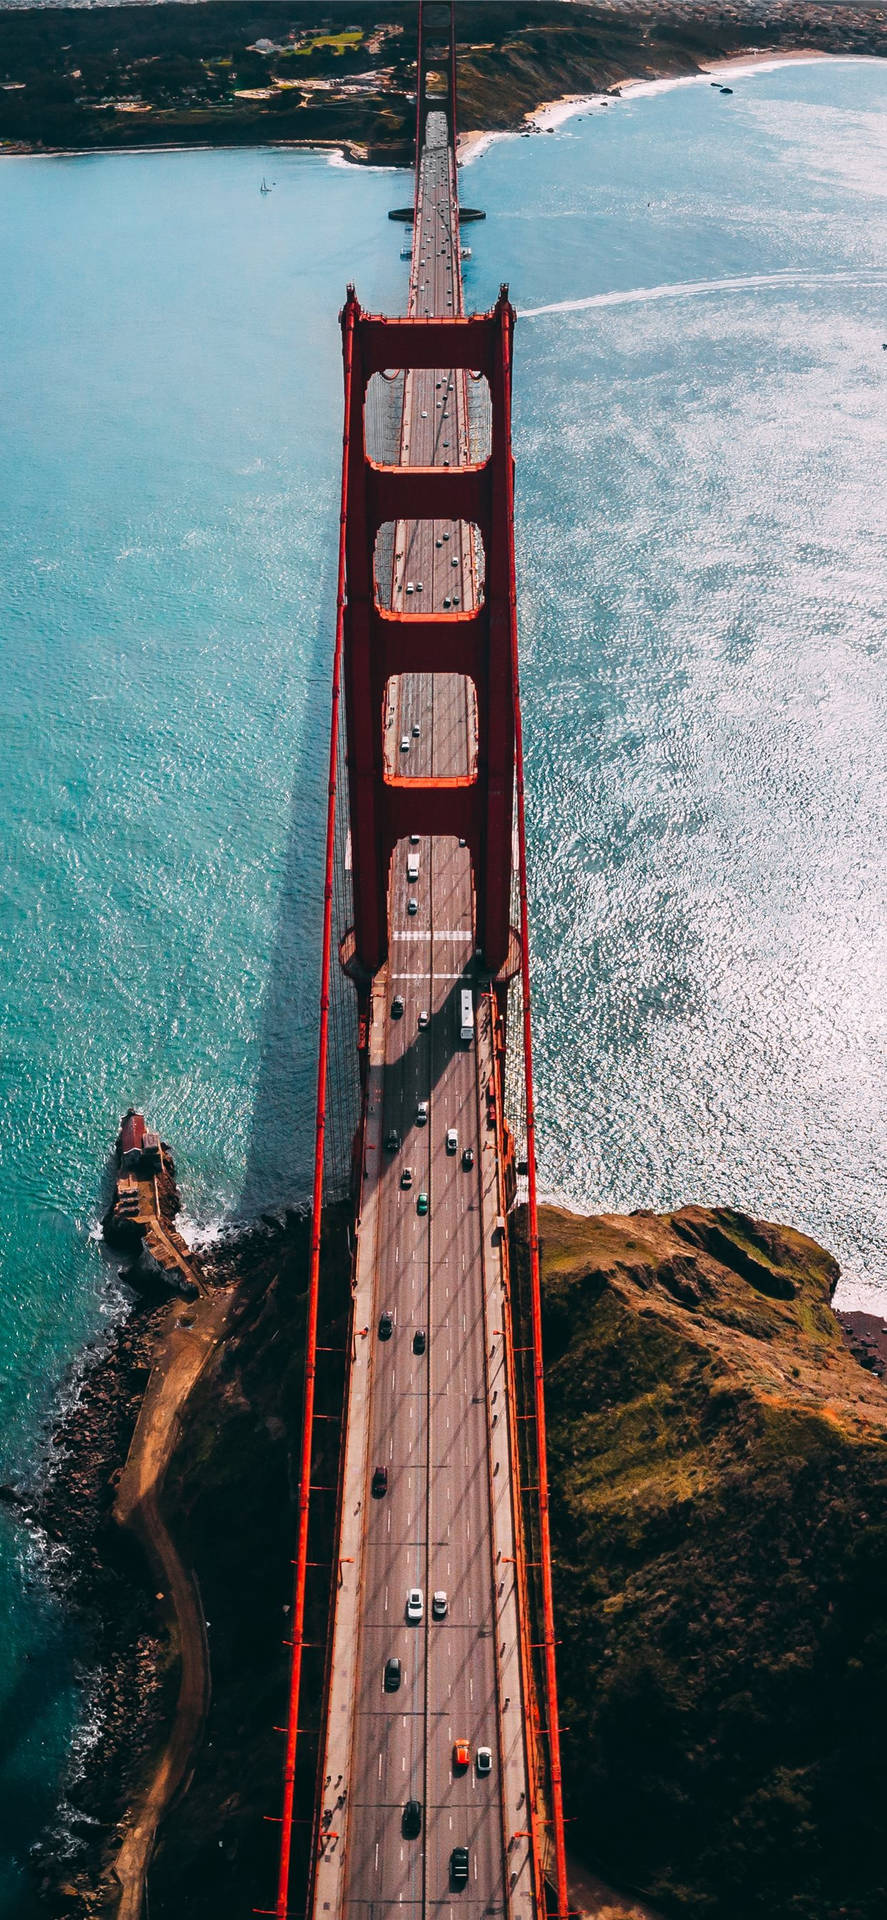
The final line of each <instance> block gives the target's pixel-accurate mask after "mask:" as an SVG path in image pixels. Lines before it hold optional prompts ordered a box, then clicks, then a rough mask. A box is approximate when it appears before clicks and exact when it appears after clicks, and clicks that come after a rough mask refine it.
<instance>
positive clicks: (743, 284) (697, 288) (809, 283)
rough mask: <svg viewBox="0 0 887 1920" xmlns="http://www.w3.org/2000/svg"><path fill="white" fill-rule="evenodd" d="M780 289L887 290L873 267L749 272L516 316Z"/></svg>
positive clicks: (524, 310) (594, 296)
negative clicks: (871, 288)
mask: <svg viewBox="0 0 887 1920" xmlns="http://www.w3.org/2000/svg"><path fill="white" fill-rule="evenodd" d="M781 287H785V288H786V289H790V288H793V287H798V288H809V289H811V290H812V291H814V292H815V291H816V290H818V289H820V288H828V287H887V273H884V272H880V271H879V270H878V269H876V268H872V269H871V270H869V271H866V270H865V269H862V270H861V271H859V270H852V269H851V270H847V271H842V270H841V269H840V268H836V270H835V272H834V273H804V272H797V271H792V270H789V271H787V272H785V273H748V274H743V275H741V276H739V277H737V278H736V279H734V280H681V281H678V282H677V283H676V284H675V285H673V286H662V287H629V288H626V289H625V290H624V291H618V292H614V293H589V294H587V295H586V296H585V298H584V299H582V300H555V301H552V303H551V305H550V306H545V307H521V308H520V310H519V315H518V317H519V319H521V320H539V319H541V317H542V315H543V314H548V313H583V312H585V311H586V309H589V308H591V307H633V306H646V305H647V304H648V303H649V302H651V301H653V300H690V299H696V298H699V297H700V296H703V295H706V294H713V293H714V294H718V293H757V292H761V293H764V292H768V291H777V292H778V291H779V289H780V288H781Z"/></svg>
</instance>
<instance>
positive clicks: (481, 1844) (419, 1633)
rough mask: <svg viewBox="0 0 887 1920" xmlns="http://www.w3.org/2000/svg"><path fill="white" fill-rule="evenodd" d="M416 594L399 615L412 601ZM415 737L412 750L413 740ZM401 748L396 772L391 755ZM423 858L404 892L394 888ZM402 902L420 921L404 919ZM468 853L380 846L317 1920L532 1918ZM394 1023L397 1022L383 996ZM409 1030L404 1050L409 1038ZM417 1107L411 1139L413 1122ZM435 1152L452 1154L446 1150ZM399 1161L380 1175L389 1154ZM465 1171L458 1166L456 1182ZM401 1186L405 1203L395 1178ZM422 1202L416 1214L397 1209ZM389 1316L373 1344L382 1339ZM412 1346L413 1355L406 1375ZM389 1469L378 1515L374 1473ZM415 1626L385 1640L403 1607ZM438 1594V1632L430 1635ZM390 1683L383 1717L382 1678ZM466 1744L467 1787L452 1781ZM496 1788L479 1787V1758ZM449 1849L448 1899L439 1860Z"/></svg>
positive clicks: (430, 246) (432, 308)
mask: <svg viewBox="0 0 887 1920" xmlns="http://www.w3.org/2000/svg"><path fill="white" fill-rule="evenodd" d="M460 311H461V275H460V261H459V226H458V206H457V196H456V173H455V161H454V156H453V153H452V149H451V147H450V145H449V144H448V140H447V133H446V121H445V119H444V116H443V115H441V114H436V113H434V112H433V111H432V112H431V113H430V114H429V116H428V123H427V131H426V139H425V142H424V145H423V151H422V156H421V161H420V168H419V177H418V193H417V217H416V224H415V228H414V246H413V261H412V268H411V280H410V312H411V313H414V314H426V313H427V314H434V313H442V314H453V313H458V312H460ZM467 446H468V402H467V393H466V378H465V375H464V374H461V373H453V372H448V371H447V370H446V369H438V370H434V371H431V372H427V373H425V372H419V373H413V374H411V375H408V376H407V380H406V385H405V394H404V413H403V425H402V436H401V454H400V457H401V459H402V460H403V461H404V462H405V463H413V464H418V465H430V464H432V463H436V464H443V463H445V462H449V463H451V464H452V465H456V464H457V463H458V461H459V459H460V457H465V456H466V454H467ZM393 551H394V560H393V583H392V604H393V605H394V606H395V607H403V608H405V609H406V610H407V611H410V610H415V611H419V610H421V611H430V610H434V611H441V610H443V603H444V600H445V599H448V600H450V601H452V600H453V597H454V594H458V596H459V604H460V605H462V606H466V607H470V606H471V605H473V604H474V600H475V594H476V591H477V585H476V580H475V563H474V547H473V539H472V535H471V532H470V530H469V529H468V528H467V527H465V526H464V525H462V524H460V523H455V522H415V523H407V524H404V525H401V526H398V527H397V528H396V530H395V534H394V542H393ZM408 583H412V585H413V589H414V591H413V593H412V594H410V595H408V594H407V591H406V589H407V585H408ZM389 691H390V705H389V711H388V715H387V747H386V757H387V760H388V765H389V770H391V771H393V770H394V768H395V767H396V769H397V772H398V773H399V774H400V775H401V776H405V777H409V776H411V775H412V776H413V777H418V776H424V777H426V778H427V777H428V775H429V774H433V775H437V776H440V775H453V774H464V773H468V772H469V771H470V769H471V765H472V762H473V759H474V754H475V741H476V718H475V711H474V695H473V691H472V689H471V687H470V684H469V683H468V682H467V681H465V680H463V679H461V678H460V677H458V676H456V675H452V674H437V675H433V676H432V675H430V674H406V675H403V676H401V677H400V679H399V681H398V682H397V683H393V684H392V686H391V688H390V690H389ZM414 729H415V730H416V731H414ZM404 740H407V741H408V742H409V745H408V748H407V749H406V750H402V742H403V741H404ZM408 857H418V863H419V878H418V881H416V882H415V883H414V884H413V883H410V882H409V881H408V879H407V859H408ZM411 898H414V899H415V901H416V903H417V911H416V912H415V913H414V914H410V913H409V909H408V903H409V900H410V899H411ZM473 910H474V901H473V888H472V876H471V863H470V858H469V854H468V851H467V849H465V848H464V847H460V846H459V845H458V844H456V843H455V842H454V841H452V840H438V839H435V840H429V839H427V838H426V839H422V840H421V841H420V842H419V844H418V845H416V846H412V845H411V846H409V847H407V846H406V845H403V844H402V845H400V846H399V847H398V848H397V850H396V852H395V856H394V860H393V863H392V880H391V890H390V900H389V927H390V933H391V949H390V951H391V958H390V962H389V964H388V966H387V967H386V968H383V969H382V970H381V971H380V973H379V974H378V975H377V977H376V980H375V983H374V988H373V995H372V1021H371V1029H370V1067H369V1079H368V1090H367V1103H368V1110H367V1129H366V1142H365V1145H366V1152H365V1166H364V1171H363V1179H362V1188H361V1196H360V1205H359V1214H358V1240H357V1254H356V1263H355V1317H354V1325H355V1328H356V1329H357V1330H358V1331H357V1335H356V1339H355V1353H354V1358H353V1363H352V1367H351V1383H350V1393H349V1407H348V1421H347V1438H346V1453H345V1463H344V1491H343V1499H342V1530H341V1537H340V1542H339V1551H340V1555H341V1565H340V1583H339V1589H338V1594H337V1601H336V1613H335V1620H334V1626H333V1633H334V1640H333V1659H332V1678H331V1685H330V1698H329V1702H328V1716H327V1738H326V1750H325V1757H324V1763H323V1781H324V1786H323V1796H322V1817H321V1828H320V1835H321V1851H320V1859H319V1864H318V1867H317V1871H316V1876H315V1885H314V1913H315V1915H316V1916H317V1917H318V1920H322V1916H326V1915H330V1916H333V1915H336V1914H344V1913H345V1912H346V1911H347V1912H348V1913H349V1914H352V1913H354V1914H356V1913H364V1914H366V1915H367V1916H368V1917H369V1916H371V1915H373V1914H375V1915H376V1916H379V1917H380V1920H381V1916H382V1915H383V1914H384V1913H387V1912H389V1911H390V1910H392V1909H393V1908H395V1907H397V1908H402V1909H409V1910H410V1911H412V1912H415V1913H416V1914H419V1913H421V1914H423V1915H424V1914H425V1913H426V1912H428V1911H430V1910H432V1909H433V1910H434V1911H435V1912H438V1913H441V1914H442V1913H444V1912H446V1911H447V1910H448V1909H449V1910H450V1911H451V1912H453V1913H455V1912H456V1911H457V1910H458V1911H459V1912H461V1913H463V1914H464V1913H465V1911H466V1909H470V1911H471V1912H472V1913H474V1914H480V1912H484V1913H494V1912H498V1913H503V1914H504V1913H506V1912H510V1913H513V1914H515V1915H519V1916H521V1920H523V1917H524V1916H529V1914H530V1913H531V1912H533V1910H534V1906H535V1896H534V1885H533V1874H532V1861H531V1853H530V1846H529V1840H528V1837H527V1835H526V1831H525V1830H526V1828H527V1826H528V1806H529V1794H530V1783H529V1779H528V1756H527V1743H526V1732H525V1722H526V1716H525V1712H524V1705H523V1701H522V1697H521V1665H520V1653H519V1618H518V1603H517V1592H516V1585H515V1567H514V1555H515V1537H514V1529H515V1524H516V1521H517V1509H516V1506H515V1503H514V1497H513V1488H512V1474H511V1454H510V1449H509V1421H508V1418H507V1406H506V1397H507V1384H506V1365H505V1341H504V1337H503V1331H502V1330H503V1329H504V1327H505V1324H506V1322H505V1319H504V1312H505V1301H504V1296H503V1283H504V1280H505V1273H504V1267H503V1262H504V1260H505V1257H506V1253H505V1249H504V1247H501V1246H500V1245H499V1239H500V1236H499V1234H498V1232H497V1229H496V1221H497V1219H498V1218H499V1217H500V1216H501V1213H502V1204H503V1203H502V1197H501V1196H502V1187H501V1179H502V1175H501V1168H500V1165H499V1158H498V1144H499V1135H498V1131H497V1129H496V1128H495V1127H491V1126H490V1125H489V1124H488V1113H487V1099H486V1089H487V1084H488V1081H489V1079H490V1076H491V1074H492V1072H493V1035H492V1019H493V1014H492V1001H491V998H490V995H489V991H488V990H487V991H484V989H483V986H482V983H481V982H480V981H479V980H478V978H477V975H476V969H475V959H474V932H473ZM466 985H467V986H470V987H471V988H472V991H473V996H474V1001H475V1006H476V1010H477V1011H476V1021H475V1038H474V1041H473V1042H472V1044H471V1045H470V1046H469V1045H465V1044H463V1043H462V1042H461V1040H460V1037H459V1025H460V1021H459V998H460V993H461V990H462V988H463V987H464V986H466ZM396 994H398V995H400V996H402V999H403V1002H404V1011H403V1014H402V1016H401V1017H400V1018H395V1017H393V1015H392V1012H391V1007H392V1001H393V998H394V996H395V995H396ZM423 1012H424V1013H427V1014H428V1016H429V1018H428V1024H427V1025H423V1026H422V1027H420V1026H419V1015H420V1013H423ZM420 1101H424V1102H427V1121H426V1122H425V1123H424V1124H420V1123H419V1121H418V1119H417V1112H418V1107H419V1102H420ZM449 1127H455V1128H456V1130H457V1134H458V1151H457V1152H456V1153H455V1154H451V1153H448V1152H447V1150H446V1131H447V1128H449ZM392 1128H393V1129H396V1130H397V1133H398V1135H399V1136H400V1141H401V1145H400V1146H399V1147H398V1148H397V1150H396V1151H394V1152H393V1153H392V1152H389V1151H387V1150H386V1148H385V1146H384V1139H385V1135H386V1134H387V1133H388V1132H389V1130H390V1129H392ZM466 1147H470V1148H471V1149H472V1152H473V1156H474V1164H473V1167H471V1168H470V1169H466V1168H464V1167H463V1164H462V1153H463V1149H464V1148H466ZM405 1166H409V1167H410V1168H411V1169H412V1186H411V1188H409V1189H405V1188H404V1187H403V1186H402V1185H401V1174H402V1171H403V1168H404V1167H405ZM420 1192H424V1193H426V1194H427V1195H428V1199H429V1209H430V1210H429V1212H428V1214H427V1215H420V1214H419V1213H418V1210H417V1197H418V1195H419V1193H420ZM383 1311H387V1312H390V1313H391V1315H392V1317H393V1321H394V1331H393V1334H392V1337H391V1338H390V1340H387V1341H383V1340H380V1339H379V1336H378V1322H379V1315H380V1313H381V1312H383ZM419 1329H422V1330H423V1331H424V1332H425V1335H426V1342H427V1344H426V1349H425V1352H424V1353H420V1354H417V1353H415V1352H414V1350H413V1335H414V1333H415V1332H416V1331H417V1330H419ZM376 1465H382V1466H385V1467H387V1469H388V1491H387V1494H386V1495H385V1497H383V1498H380V1499H373V1498H372V1496H371V1491H370V1481H371V1476H372V1472H373V1468H374V1467H375V1466H376ZM412 1586H418V1587H421V1588H422V1589H423V1593H424V1600H425V1611H424V1618H423V1621H422V1623H421V1625H418V1626H410V1625H408V1624H407V1621H406V1618H405V1603H406V1597H407V1589H408V1588H409V1587H412ZM437 1589H443V1590H444V1591H445V1592H446V1595H447V1603H448V1612H447V1617H446V1619H445V1620H443V1621H436V1620H434V1619H432V1617H431V1601H432V1595H433V1593H434V1592H435V1590H437ZM391 1656H396V1657H397V1658H399V1660H400V1662H401V1668H402V1680H401V1684H400V1688H399V1690H398V1691H397V1692H396V1693H386V1692H385V1691H384V1689H383V1669H384V1665H385V1662H386V1660H388V1659H389V1658H390V1657H391ZM457 1739H464V1740H467V1741H468V1742H469V1744H470V1748H471V1756H472V1760H471V1765H470V1766H469V1767H468V1769H467V1770H464V1771H461V1772H460V1771H458V1770H456V1769H454V1767H453V1743H454V1741H455V1740H457ZM480 1745H486V1746H489V1747H491V1748H492V1753H493V1766H492V1773H491V1774H490V1775H489V1776H487V1777H481V1776H479V1775H478V1773H477V1768H476V1763H475V1757H476V1753H477V1748H478V1746H480ZM408 1799H416V1800H418V1801H420V1802H421V1805H422V1833H421V1835H420V1836H419V1837H418V1838H409V1837H407V1836H405V1835H404V1833H403V1831H402V1815H403V1808H404V1803H405V1802H406V1801H407V1800H408ZM455 1846H467V1847H468V1849H469V1855H470V1863H469V1881H468V1885H467V1887H466V1888H465V1889H464V1891H455V1890H454V1889H453V1888H452V1886H451V1881H450V1854H451V1851H452V1849H453V1847H455Z"/></svg>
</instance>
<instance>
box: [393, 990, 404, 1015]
mask: <svg viewBox="0 0 887 1920" xmlns="http://www.w3.org/2000/svg"><path fill="white" fill-rule="evenodd" d="M391 1012H392V1014H393V1016H394V1019H395V1020H399V1019H400V1016H401V1014H402V1013H403V994H402V993H396V994H395V996H394V999H393V1000H392V1002H391Z"/></svg>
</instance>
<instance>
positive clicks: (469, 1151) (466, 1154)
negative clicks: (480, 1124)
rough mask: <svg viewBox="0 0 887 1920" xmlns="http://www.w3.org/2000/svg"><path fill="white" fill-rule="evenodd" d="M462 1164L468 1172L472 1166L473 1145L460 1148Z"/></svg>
mask: <svg viewBox="0 0 887 1920" xmlns="http://www.w3.org/2000/svg"><path fill="white" fill-rule="evenodd" d="M462 1165H463V1167H464V1169H465V1172H466V1173H468V1172H469V1171H470V1169H471V1168H472V1167H473V1166H474V1148H473V1147H463V1148H462Z"/></svg>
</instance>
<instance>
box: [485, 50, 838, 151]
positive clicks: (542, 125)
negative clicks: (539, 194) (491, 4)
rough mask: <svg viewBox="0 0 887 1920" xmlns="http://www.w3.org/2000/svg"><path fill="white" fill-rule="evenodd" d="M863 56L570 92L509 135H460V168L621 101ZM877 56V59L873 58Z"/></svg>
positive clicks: (741, 66)
mask: <svg viewBox="0 0 887 1920" xmlns="http://www.w3.org/2000/svg"><path fill="white" fill-rule="evenodd" d="M863 57H864V56H862V55H859V54H830V53H820V52H817V51H816V50H815V49H814V48H810V49H806V50H805V49H803V48H798V49H797V50H794V51H791V52H787V53H778V54H774V53H744V54H735V55H733V56H731V58H730V59H728V60H712V61H710V62H709V64H708V66H706V67H702V68H700V71H699V72H698V73H680V74H663V75H662V76H661V78H659V79H656V80H640V79H639V80H625V81H623V82H622V83H621V84H620V86H619V87H618V89H615V90H614V91H613V92H612V93H586V94H580V93H570V94H564V95H562V96H561V98H560V99H559V100H544V101H543V102H542V104H541V106H538V107H536V108H535V109H534V111H533V112H532V113H528V114H527V115H526V116H525V119H524V125H523V127H521V128H514V129H511V130H510V131H508V132H497V133H489V132H481V131H470V132H466V133H462V134H460V135H459V141H458V156H457V157H458V160H459V164H460V166H466V165H467V164H468V163H469V161H471V160H476V159H477V158H478V156H479V155H480V154H481V153H485V152H486V149H487V148H488V147H489V146H491V145H492V143H493V141H494V140H509V139H513V138H514V136H515V133H526V132H531V133H552V132H554V130H555V128H557V127H560V126H563V124H564V122H565V121H566V120H571V119H573V118H574V117H575V115H576V114H580V113H588V112H599V111H601V110H602V109H603V108H605V107H606V108H610V107H614V106H618V104H619V102H620V100H628V99H642V98H644V97H645V96H647V95H649V94H656V93H664V92H666V91H667V90H668V89H670V88H672V87H698V86H701V85H708V84H710V83H711V81H712V80H723V81H726V80H727V79H728V78H729V77H730V76H732V77H733V78H735V79H742V78H743V76H744V75H747V74H752V73H775V71H776V69H777V68H778V67H787V66H793V65H795V64H796V63H797V62H798V61H801V62H804V61H811V60H817V61H819V60H847V59H861V58H863ZM873 57H876V56H873Z"/></svg>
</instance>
